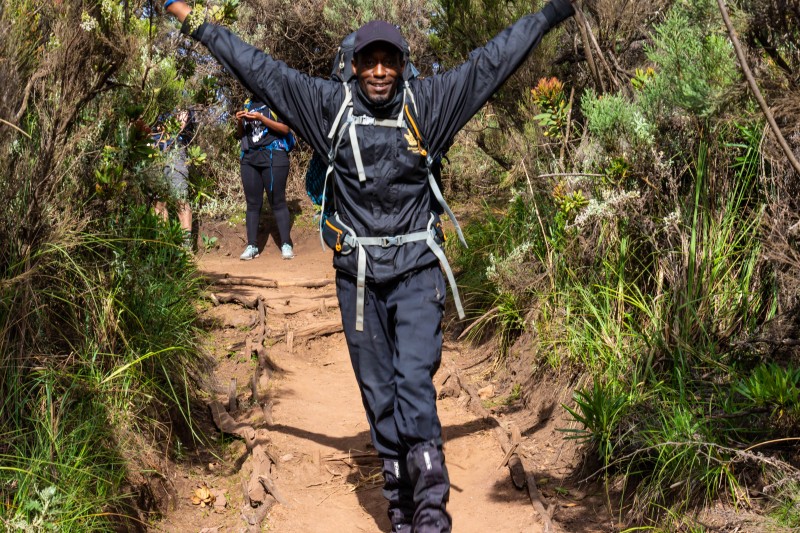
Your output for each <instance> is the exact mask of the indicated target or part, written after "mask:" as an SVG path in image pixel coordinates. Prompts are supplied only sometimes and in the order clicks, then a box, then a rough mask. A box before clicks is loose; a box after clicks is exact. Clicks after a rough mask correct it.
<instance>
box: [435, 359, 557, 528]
mask: <svg viewBox="0 0 800 533" xmlns="http://www.w3.org/2000/svg"><path fill="white" fill-rule="evenodd" d="M446 370H447V371H448V376H447V377H446V378H445V380H444V382H443V383H442V387H441V389H440V393H439V397H440V398H441V397H444V396H447V395H453V396H456V395H457V394H458V392H459V391H460V390H463V391H464V392H466V393H467V394H468V395H469V398H470V402H469V405H470V407H471V409H472V411H473V412H474V413H475V414H477V415H478V416H480V417H482V418H483V419H484V420H485V421H486V422H488V423H489V425H490V426H492V431H493V433H494V436H495V438H496V439H497V441H498V442H499V443H500V447H501V448H502V449H503V452H505V457H504V458H503V461H502V462H501V463H500V467H503V466H505V465H508V470H509V473H510V475H511V481H512V483H514V486H515V487H516V488H517V489H519V490H523V489H525V488H526V487H527V489H528V496H529V497H530V499H531V505H533V508H534V510H535V511H536V513H537V514H538V515H539V518H540V519H541V520H542V524H543V527H544V531H545V533H557V532H559V531H561V528H560V527H559V526H558V524H556V523H555V522H553V520H552V513H553V510H554V509H555V508H553V507H552V506H551V507H550V508H545V506H544V503H542V496H541V494H540V493H539V489H538V488H537V486H536V479H535V478H534V476H533V474H530V473H528V472H526V471H525V466H524V465H523V464H522V460H521V459H520V457H519V455H518V454H517V448H518V447H519V443H520V441H521V440H522V435H521V433H520V431H519V428H517V427H516V426H515V425H512V427H511V434H512V437H511V438H509V437H508V433H507V432H506V430H505V429H503V426H502V425H501V424H500V421H499V420H497V418H496V417H495V416H494V415H493V414H492V413H491V412H489V410H487V409H486V408H485V407H484V406H483V404H481V398H480V396H479V395H478V391H477V390H475V387H473V386H472V385H470V384H469V383H466V382H465V381H464V380H463V379H462V378H461V376H460V375H459V372H458V369H457V368H455V366H454V365H452V364H447V365H446Z"/></svg>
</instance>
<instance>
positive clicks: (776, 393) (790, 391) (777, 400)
mask: <svg viewBox="0 0 800 533" xmlns="http://www.w3.org/2000/svg"><path fill="white" fill-rule="evenodd" d="M735 390H736V392H738V393H739V394H741V395H742V396H744V397H745V398H746V399H747V400H748V401H749V402H751V404H752V405H754V406H756V407H768V408H769V409H770V410H771V413H772V416H774V417H776V418H782V417H783V416H785V415H789V416H791V417H797V416H798V415H800V369H798V368H793V367H791V366H790V367H788V368H781V367H780V366H778V365H777V364H775V363H769V364H766V365H759V366H757V367H756V368H755V369H754V370H753V372H752V373H751V374H750V376H748V377H746V378H743V379H741V380H740V381H739V383H738V384H737V386H736V389H735Z"/></svg>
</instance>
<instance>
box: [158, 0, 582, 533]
mask: <svg viewBox="0 0 800 533" xmlns="http://www.w3.org/2000/svg"><path fill="white" fill-rule="evenodd" d="M165 6H166V7H167V9H168V11H169V12H170V13H172V14H173V15H175V16H176V17H178V19H179V20H180V21H181V22H183V27H182V29H181V31H183V32H184V33H186V34H189V35H191V36H192V37H193V38H195V39H197V40H199V41H200V42H202V43H203V44H204V45H205V46H206V47H207V48H208V49H209V51H210V52H211V53H212V55H214V57H216V58H217V60H219V61H220V62H221V63H222V65H223V66H224V67H225V69H226V70H227V71H228V72H230V73H231V74H232V75H233V76H234V77H236V78H237V79H238V80H239V81H240V82H241V83H242V84H243V85H244V87H245V88H246V89H247V90H248V91H250V92H251V93H252V94H255V95H256V96H257V97H258V98H261V99H264V101H266V102H267V103H268V104H269V105H270V106H272V107H274V108H276V109H280V110H281V116H282V117H283V118H284V119H285V121H286V123H287V124H289V125H290V126H291V127H292V128H293V129H294V130H295V131H296V132H298V133H299V134H300V135H301V136H302V137H303V139H305V140H306V141H308V143H309V144H310V145H311V147H312V148H313V149H314V150H315V151H316V152H317V153H319V154H329V157H328V169H327V171H326V175H327V177H326V180H325V181H326V189H327V188H328V187H332V188H333V191H334V192H333V204H334V206H333V207H334V209H333V211H332V212H331V214H330V216H326V211H325V210H324V209H323V212H322V217H321V219H322V221H323V222H324V226H323V227H322V229H323V231H328V230H327V229H326V228H329V230H330V231H329V232H328V235H329V237H328V238H326V242H329V243H330V246H331V247H332V248H333V249H334V254H333V265H334V267H335V269H336V289H337V296H338V299H339V307H340V310H341V313H342V325H343V326H344V332H345V339H346V340H347V346H348V349H349V351H350V359H351V362H352V365H353V370H354V372H355V375H356V380H357V381H358V385H359V388H360V390H361V397H362V401H363V404H364V408H365V409H366V413H367V420H368V422H369V425H370V431H371V436H372V442H373V444H374V446H375V449H376V450H377V452H378V455H379V456H380V457H381V459H382V460H383V463H382V466H383V477H384V491H383V494H384V496H385V497H386V498H387V499H388V501H389V509H388V514H389V519H390V521H391V524H392V531H394V532H403V533H410V532H411V531H414V532H416V533H441V532H449V531H450V530H451V518H450V515H449V514H448V513H447V510H446V505H447V501H448V498H449V494H450V481H449V478H448V475H447V468H446V467H445V461H444V454H443V451H442V427H441V424H440V422H439V417H438V414H437V412H436V390H435V388H434V386H433V375H434V374H435V372H436V370H437V369H438V368H439V365H440V363H441V356H442V316H443V313H444V304H445V291H446V287H445V283H444V275H443V272H442V269H444V270H445V272H446V273H447V275H448V278H449V280H450V282H451V287H452V288H453V289H454V290H453V293H454V297H457V293H456V290H455V283H454V280H453V277H452V272H451V271H450V269H449V266H448V264H447V258H446V256H445V255H444V252H443V251H442V249H441V227H440V223H439V220H438V215H437V214H436V212H435V211H436V210H435V209H434V210H432V209H431V207H432V205H434V204H435V203H436V202H438V204H439V205H440V206H441V208H442V209H443V210H444V212H446V213H447V214H448V216H449V218H451V220H452V219H453V217H452V211H451V210H450V208H449V207H447V204H446V202H445V201H444V199H443V198H442V195H441V190H440V187H439V186H438V184H437V183H436V179H435V176H434V175H433V169H432V167H433V165H434V164H435V163H434V162H435V161H436V159H437V157H438V156H439V155H440V154H441V153H442V151H443V150H444V149H445V148H446V147H447V144H448V143H449V142H450V140H451V139H453V138H454V136H455V134H456V133H457V132H458V131H459V130H460V129H461V128H462V127H463V126H464V125H465V124H466V123H467V121H469V119H470V118H471V117H472V116H473V115H474V114H475V113H476V112H478V111H479V110H480V108H481V107H482V106H483V105H484V104H485V103H486V102H487V101H488V100H489V98H491V96H492V95H493V94H494V93H495V92H496V91H497V90H498V89H499V88H500V86H501V85H502V84H503V82H505V80H506V79H508V77H509V76H511V75H512V74H513V73H514V71H516V70H517V68H518V67H519V66H520V65H521V64H522V63H523V61H525V59H526V58H527V57H528V54H529V53H530V52H531V51H532V50H533V49H534V47H535V46H536V45H537V44H538V43H539V41H540V40H541V38H542V37H543V36H544V35H545V34H546V33H547V32H548V31H549V30H551V29H552V28H554V27H555V26H556V25H558V24H559V23H560V22H561V21H563V20H565V19H567V18H569V17H570V16H572V15H573V13H574V10H573V8H572V4H571V2H570V0H551V1H550V2H549V3H547V4H546V5H545V6H544V8H543V9H542V10H541V11H540V12H538V13H535V14H531V15H527V16H524V17H522V18H521V19H520V20H518V21H517V22H516V23H514V24H513V25H511V26H509V27H508V28H506V29H505V30H503V31H502V32H500V33H499V34H498V35H497V36H496V37H494V38H493V39H492V40H491V41H490V42H489V43H488V44H487V45H486V46H485V47H483V48H478V49H476V50H474V51H473V52H472V53H471V54H470V56H469V59H468V60H467V61H466V62H465V63H463V64H462V65H460V66H457V67H455V68H453V69H452V70H449V71H447V72H444V73H441V74H437V75H434V76H430V77H427V78H424V79H419V78H416V79H411V80H407V79H405V78H404V75H403V72H404V70H405V65H406V62H407V60H408V58H407V57H406V55H405V54H404V53H403V46H404V45H403V43H404V42H405V41H404V39H403V37H402V35H401V34H400V32H399V30H398V29H397V28H396V27H395V26H393V25H391V24H389V23H387V22H382V21H372V22H369V23H367V24H365V25H364V26H362V27H361V28H359V29H358V31H357V32H356V36H355V42H354V48H353V54H354V55H353V60H352V62H351V68H352V70H353V72H355V74H356V79H355V80H353V81H350V82H348V83H339V82H336V81H333V80H325V79H322V78H313V77H310V76H308V75H305V74H302V73H300V72H298V71H296V70H294V69H292V68H289V66H288V65H286V64H285V63H283V62H281V61H276V60H275V59H273V58H272V57H271V56H269V55H268V54H265V53H264V52H262V51H260V50H258V49H256V48H254V47H252V46H250V45H248V44H246V43H244V42H243V41H242V40H241V39H239V38H238V37H236V36H235V35H234V34H233V33H231V32H230V31H229V30H227V29H225V28H222V27H219V26H216V25H213V24H208V23H206V22H205V21H204V18H203V17H204V14H203V11H201V10H197V11H193V10H192V9H191V8H190V7H189V6H188V5H187V4H185V3H183V2H182V1H181V0H167V2H166V3H165ZM328 182H330V183H328ZM324 196H325V193H323V197H324ZM456 231H457V233H458V234H459V237H460V238H461V239H462V241H463V235H461V231H460V229H459V228H458V226H456ZM323 237H324V235H323ZM440 265H441V267H440ZM456 302H457V308H458V309H459V315H460V316H463V310H462V309H460V304H459V303H458V299H457V298H456Z"/></svg>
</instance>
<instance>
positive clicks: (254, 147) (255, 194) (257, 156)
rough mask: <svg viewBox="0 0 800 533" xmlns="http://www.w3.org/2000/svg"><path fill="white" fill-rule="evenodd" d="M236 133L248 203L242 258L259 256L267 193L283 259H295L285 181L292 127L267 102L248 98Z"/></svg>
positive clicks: (237, 115) (287, 173) (291, 142)
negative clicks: (244, 245) (262, 217)
mask: <svg viewBox="0 0 800 533" xmlns="http://www.w3.org/2000/svg"><path fill="white" fill-rule="evenodd" d="M236 133H237V135H238V136H239V138H240V139H241V142H242V153H241V161H240V168H241V172H242V187H243V188H244V196H245V200H246V201H247V212H246V214H245V226H246V228H247V247H246V248H245V249H244V252H243V253H242V255H240V256H239V259H242V260H243V261H249V260H250V259H255V258H256V257H258V255H259V252H258V223H259V220H260V219H261V207H262V206H263V204H264V191H265V190H266V191H267V198H268V200H269V205H270V207H271V208H272V215H273V217H275V224H276V225H277V226H278V234H279V235H280V239H281V242H280V245H281V256H282V257H283V258H284V259H292V258H293V257H294V251H293V249H292V238H291V236H290V235H289V230H290V226H291V220H290V218H289V207H288V206H287V205H286V178H287V177H288V176H289V151H290V150H291V148H292V147H293V146H294V138H293V137H292V134H291V132H290V131H289V126H287V125H286V124H284V123H283V122H281V121H280V119H279V118H278V116H277V115H276V114H275V113H274V112H272V111H271V110H270V109H269V107H267V105H266V104H265V103H264V102H260V101H257V100H250V99H248V100H247V101H246V102H245V104H244V109H243V110H241V111H237V112H236Z"/></svg>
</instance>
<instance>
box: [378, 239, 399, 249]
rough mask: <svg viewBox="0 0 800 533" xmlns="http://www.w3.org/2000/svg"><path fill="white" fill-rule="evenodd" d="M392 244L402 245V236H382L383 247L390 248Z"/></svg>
mask: <svg viewBox="0 0 800 533" xmlns="http://www.w3.org/2000/svg"><path fill="white" fill-rule="evenodd" d="M390 246H400V237H398V236H395V237H381V248H388V247H390Z"/></svg>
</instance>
